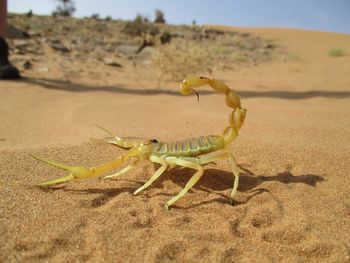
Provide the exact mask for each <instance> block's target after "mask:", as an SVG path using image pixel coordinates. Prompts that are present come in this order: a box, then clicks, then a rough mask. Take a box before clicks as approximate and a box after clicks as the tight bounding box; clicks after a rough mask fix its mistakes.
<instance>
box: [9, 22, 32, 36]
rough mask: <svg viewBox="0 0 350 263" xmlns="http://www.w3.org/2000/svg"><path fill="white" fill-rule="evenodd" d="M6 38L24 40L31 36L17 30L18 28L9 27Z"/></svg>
mask: <svg viewBox="0 0 350 263" xmlns="http://www.w3.org/2000/svg"><path fill="white" fill-rule="evenodd" d="M6 37H7V38H18V39H23V38H29V35H28V34H27V33H26V32H24V31H22V30H19V29H17V28H16V27H14V26H12V25H7V27H6Z"/></svg>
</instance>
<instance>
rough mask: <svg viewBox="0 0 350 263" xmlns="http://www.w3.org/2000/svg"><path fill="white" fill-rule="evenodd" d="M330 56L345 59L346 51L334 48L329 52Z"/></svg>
mask: <svg viewBox="0 0 350 263" xmlns="http://www.w3.org/2000/svg"><path fill="white" fill-rule="evenodd" d="M328 55H329V56H331V57H343V56H345V55H346V51H345V49H343V48H332V49H330V50H329V51H328Z"/></svg>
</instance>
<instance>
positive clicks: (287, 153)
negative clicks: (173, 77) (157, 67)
mask: <svg viewBox="0 0 350 263" xmlns="http://www.w3.org/2000/svg"><path fill="white" fill-rule="evenodd" d="M226 29H227V28H226ZM232 30H238V31H242V32H243V31H244V32H250V33H253V34H257V35H259V36H261V37H263V38H267V39H273V40H274V41H277V43H279V44H280V45H282V46H283V47H285V48H286V49H288V50H290V52H295V53H297V54H298V56H299V58H300V59H295V60H288V61H284V60H282V59H281V60H274V61H271V62H268V63H264V64H261V65H258V66H255V67H254V66H252V67H242V68H240V67H237V68H235V69H234V70H222V71H221V72H215V74H213V75H212V76H211V77H214V78H217V79H220V80H223V81H224V82H225V83H227V84H228V85H229V86H230V87H231V88H234V89H235V90H237V92H238V94H239V95H240V96H241V100H242V104H243V105H244V106H245V107H246V108H247V109H248V113H247V118H246V122H245V124H244V127H243V128H242V129H241V131H240V135H239V137H238V138H237V139H236V140H235V141H234V143H233V144H232V145H231V149H232V151H233V152H234V154H235V156H236V159H237V161H238V163H239V164H240V166H241V167H242V169H243V170H244V171H245V173H243V174H242V175H241V178H240V184H239V188H238V190H239V192H238V194H237V195H236V197H235V204H234V205H233V206H231V205H230V204H229V194H230V190H231V188H232V182H233V177H232V174H231V173H230V167H229V164H228V162H226V161H220V162H218V163H217V164H216V165H214V164H213V165H209V166H208V167H207V170H206V172H205V174H204V176H203V177H202V178H201V180H200V181H199V182H198V184H197V185H196V186H195V187H194V188H193V191H190V192H189V193H188V194H187V195H186V196H185V197H184V198H183V199H181V200H180V201H179V202H178V203H177V204H176V206H175V207H174V208H172V209H171V210H170V211H167V210H166V209H165V208H164V203H165V202H166V201H167V200H168V199H170V197H171V196H174V195H175V194H176V193H178V192H179V191H180V190H181V189H182V187H183V186H184V185H185V183H186V182H187V180H188V179H189V178H190V177H191V175H192V174H193V171H192V170H189V169H177V168H174V169H171V170H169V171H168V172H166V173H165V174H164V175H163V176H162V177H161V178H160V179H159V180H158V181H156V182H155V183H154V184H153V185H152V186H150V187H149V188H148V189H146V190H145V191H143V192H142V193H140V194H139V195H137V196H134V195H133V194H132V193H133V191H135V190H136V189H137V188H138V187H140V186H141V185H142V184H143V183H144V182H146V181H147V179H148V178H149V177H150V176H151V175H152V173H153V171H154V170H153V166H152V165H151V164H150V163H149V162H144V163H142V164H141V165H140V166H139V167H138V168H137V169H135V170H132V171H131V172H129V173H127V174H125V175H123V176H122V177H120V178H119V179H118V180H117V181H104V180H100V179H99V178H97V179H93V180H86V181H73V182H70V183H67V184H64V185H60V186H57V187H54V188H53V189H50V190H43V189H41V188H39V187H37V186H36V185H37V184H38V183H40V182H43V181H46V180H50V179H54V178H59V177H62V176H64V175H65V174H66V173H65V172H64V171H61V170H58V169H54V168H52V167H49V166H46V165H44V164H42V163H39V162H37V161H35V160H34V159H32V158H31V157H30V156H29V155H28V153H35V154H37V155H39V156H42V157H44V158H47V159H51V160H56V161H59V162H63V163H67V164H71V165H86V166H92V165H97V164H99V163H103V162H105V161H108V160H111V159H113V158H115V157H116V156H118V155H120V154H122V153H123V150H121V149H119V148H117V147H114V146H112V145H108V144H106V143H104V142H102V141H91V140H90V138H91V137H95V138H104V137H106V135H105V134H104V133H103V132H102V131H100V130H98V129H97V128H96V127H95V126H94V125H96V124H98V125H101V126H103V127H105V128H107V129H109V130H111V131H113V132H114V133H115V134H116V135H119V136H123V137H141V138H157V139H158V140H160V141H175V140H181V139H185V138H187V137H191V136H199V135H208V134H220V133H221V132H222V130H223V129H224V128H225V127H226V125H227V121H228V120H227V119H228V114H229V112H230V110H229V109H228V108H226V106H225V104H224V97H223V96H221V95H220V94H211V93H204V94H203V95H202V96H201V97H200V101H199V102H198V103H197V102H196V98H195V97H194V96H189V97H182V96H181V95H179V94H178V84H179V83H177V82H165V83H163V85H162V87H160V88H155V78H156V72H154V70H153V69H152V67H149V66H148V67H147V66H145V67H133V66H132V65H131V64H130V65H126V66H124V67H123V68H111V67H108V66H105V65H99V66H97V65H94V64H89V63H87V64H79V63H78V62H74V61H63V62H62V63H61V64H60V65H59V66H57V65H56V64H53V63H54V59H55V58H54V57H48V58H47V65H46V66H50V68H51V69H50V71H48V72H47V71H46V70H42V71H28V72H23V75H24V77H25V78H24V79H23V80H20V81H1V82H0V99H1V103H0V122H1V125H0V167H1V170H0V200H1V201H0V233H1V238H0V261H1V262H83V261H87V262H349V260H350V231H349V229H350V198H349V197H350V176H349V172H350V157H349V156H350V145H349V142H350V118H349V115H350V57H349V55H347V56H342V57H331V56H329V55H328V53H327V52H328V50H330V49H332V48H335V47H342V48H345V49H347V50H348V51H349V50H350V36H349V35H342V34H335V33H324V32H312V31H302V30H291V29H246V28H245V29H239V28H232ZM50 63H52V65H51V64H50ZM70 63H76V65H75V66H76V68H77V69H79V68H83V69H84V70H85V71H84V72H88V73H81V72H80V71H79V70H77V71H75V72H71V73H69V74H66V75H65V76H62V74H61V71H62V68H64V67H65V65H67V64H70ZM54 65H56V66H54ZM204 89H205V90H209V88H203V89H201V90H204Z"/></svg>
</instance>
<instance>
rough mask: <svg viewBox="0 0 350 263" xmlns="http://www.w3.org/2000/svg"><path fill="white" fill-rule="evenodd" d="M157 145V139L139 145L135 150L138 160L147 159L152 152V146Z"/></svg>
mask: <svg viewBox="0 0 350 263" xmlns="http://www.w3.org/2000/svg"><path fill="white" fill-rule="evenodd" d="M156 143H158V140H157V139H153V140H147V141H144V142H142V143H140V144H139V145H138V146H137V147H136V148H137V151H138V155H139V157H140V159H148V158H149V156H150V155H151V153H152V151H153V146H154V144H156Z"/></svg>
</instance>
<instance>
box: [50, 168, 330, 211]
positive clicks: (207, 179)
mask: <svg viewBox="0 0 350 263" xmlns="http://www.w3.org/2000/svg"><path fill="white" fill-rule="evenodd" d="M240 168H241V169H242V171H244V173H241V175H240V180H239V186H238V191H239V192H244V193H250V195H248V196H246V197H245V200H244V201H239V202H238V201H235V205H242V204H245V203H247V202H249V200H250V199H251V198H253V197H254V196H256V195H259V194H262V193H264V192H265V193H266V192H270V191H269V190H268V189H266V188H262V187H259V185H261V184H263V183H264V182H270V181H272V182H280V183H283V184H300V183H301V184H307V185H310V186H313V187H315V186H316V185H317V183H319V182H322V181H324V179H323V177H321V176H319V175H314V174H302V175H297V176H296V175H293V174H292V173H291V172H290V171H288V170H286V171H284V172H281V173H277V174H276V175H271V176H265V175H259V176H257V175H255V174H254V172H252V171H251V170H249V169H247V168H244V167H242V166H240ZM192 175H193V170H191V169H187V168H184V169H179V168H176V167H175V168H173V169H170V170H168V171H167V172H165V173H164V174H163V175H162V176H161V177H160V178H159V179H158V180H157V181H155V182H154V183H153V184H152V185H151V186H150V187H149V188H148V189H145V190H144V191H143V193H142V194H144V195H146V196H148V197H152V196H157V195H162V196H174V195H175V194H176V193H171V194H170V193H165V192H164V190H163V191H161V193H155V194H150V193H148V191H149V190H150V188H158V189H164V186H163V185H164V183H165V182H166V181H169V180H170V181H172V182H173V183H175V184H176V185H178V186H179V187H181V188H182V187H184V186H185V184H186V183H187V181H188V180H189V179H190V178H191V177H192ZM233 179H234V177H233V175H232V173H231V172H228V171H223V170H218V169H214V168H209V169H205V171H204V174H203V176H202V178H201V179H200V180H199V182H198V183H197V184H196V185H195V186H194V187H193V188H192V189H197V190H200V191H204V192H208V193H213V192H214V193H215V194H216V196H219V197H214V198H212V199H210V200H207V201H203V202H200V203H197V204H194V205H190V206H176V205H174V206H173V207H174V208H178V209H190V208H193V207H196V206H201V205H204V204H209V203H215V202H220V203H227V204H228V203H230V197H229V193H227V194H224V193H222V192H223V191H228V190H231V189H232V186H233ZM120 180H123V179H122V178H121V179H120ZM127 181H130V182H133V183H136V184H137V186H136V187H135V188H133V187H122V188H120V187H119V188H118V187H116V188H87V189H69V188H67V186H66V185H60V186H55V187H52V188H49V189H47V190H45V191H55V190H63V191H65V192H71V193H77V194H99V196H98V197H97V198H95V199H93V200H92V201H91V206H92V207H99V206H102V205H104V204H106V203H107V202H108V201H110V200H111V199H113V198H115V197H117V196H118V195H119V194H122V193H125V192H128V193H130V194H132V193H133V192H134V191H135V190H136V189H137V188H138V187H140V186H142V185H143V184H144V183H145V181H147V179H145V180H138V181H133V180H129V179H128V180H127ZM190 191H192V190H190Z"/></svg>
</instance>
